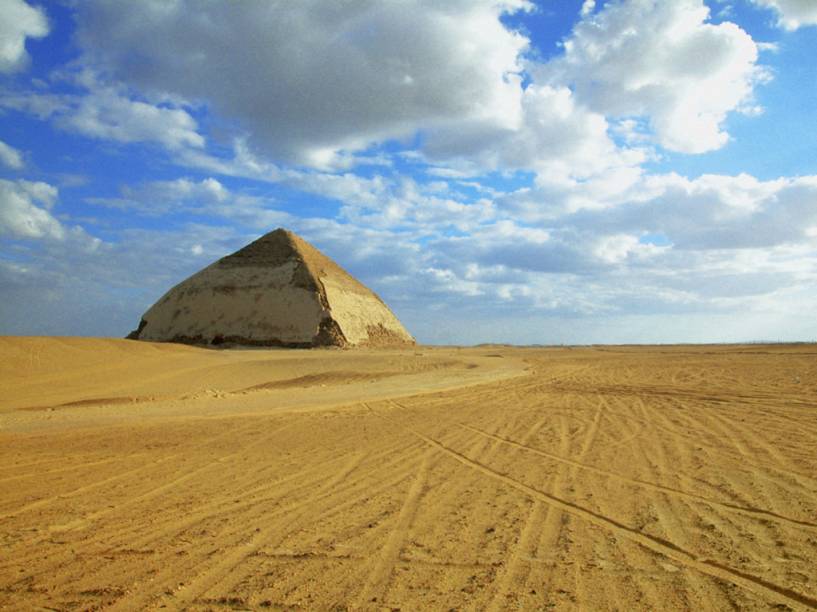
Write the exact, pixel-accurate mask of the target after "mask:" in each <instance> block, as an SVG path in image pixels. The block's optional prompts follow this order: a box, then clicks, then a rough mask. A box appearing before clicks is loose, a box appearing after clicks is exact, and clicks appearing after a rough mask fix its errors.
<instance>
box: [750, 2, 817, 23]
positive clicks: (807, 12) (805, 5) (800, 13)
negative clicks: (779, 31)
mask: <svg viewBox="0 0 817 612" xmlns="http://www.w3.org/2000/svg"><path fill="white" fill-rule="evenodd" d="M752 1H753V2H754V3H755V4H757V5H760V6H764V7H767V8H770V9H773V10H774V11H775V12H776V13H777V16H778V24H779V25H780V26H781V27H783V28H785V29H786V30H796V29H798V28H800V27H803V26H810V25H812V26H813V25H817V2H815V1H814V0H752Z"/></svg>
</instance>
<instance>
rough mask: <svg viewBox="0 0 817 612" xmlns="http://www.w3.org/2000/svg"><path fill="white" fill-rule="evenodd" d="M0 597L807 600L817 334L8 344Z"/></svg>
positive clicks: (782, 605) (815, 524) (0, 479)
mask: <svg viewBox="0 0 817 612" xmlns="http://www.w3.org/2000/svg"><path fill="white" fill-rule="evenodd" d="M0 458H1V459H2V461H1V462H0V544H1V545H0V606H3V607H5V608H6V609H10V610H19V609H58V610H64V609H98V608H106V609H113V610H139V609H145V608H148V609H155V608H161V607H165V608H167V609H181V608H187V609H193V610H198V609H200V610H204V609H308V610H314V609H402V610H419V609H440V610H449V609H462V610H476V609H479V610H481V609H494V610H501V609H557V610H590V609H592V610H657V609H678V610H685V609H686V610H724V609H741V610H768V609H770V608H778V609H794V610H799V609H809V608H814V607H817V562H815V559H817V347H815V346H809V345H793V346H707V347H702V346H701V347H689V346H679V347H596V348H592V347H588V348H576V349H567V348H563V349H560V348H553V349H544V348H542V349H534V348H510V347H498V346H489V347H477V348H468V349H458V348H428V347H413V348H408V349H401V350H396V349H395V350H388V349H387V350H377V351H376V350H358V351H342V350H333V349H320V350H311V351H294V350H275V349H263V350H229V351H228V350H222V351H218V350H206V349H200V348H194V347H188V346H180V345H172V344H153V343H148V342H136V341H124V340H103V339H78V338H12V337H9V338H0Z"/></svg>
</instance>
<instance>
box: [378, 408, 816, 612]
mask: <svg viewBox="0 0 817 612" xmlns="http://www.w3.org/2000/svg"><path fill="white" fill-rule="evenodd" d="M376 414H379V413H376ZM379 416H381V418H384V419H386V420H389V421H392V422H394V423H395V424H396V425H398V426H401V427H403V428H404V429H406V430H407V431H409V432H411V433H412V434H414V435H415V436H417V437H418V438H420V439H421V440H423V441H424V442H426V443H427V444H428V445H430V446H432V447H434V448H436V449H437V450H439V451H440V452H442V453H444V454H446V455H448V456H449V457H451V458H452V459H454V460H455V461H458V462H459V463H461V464H463V465H464V466H466V467H469V468H471V469H473V470H476V471H477V472H480V473H481V474H484V475H485V476H487V477H489V478H492V479H494V480H497V481H499V482H502V483H504V484H506V485H508V486H510V487H512V488H514V489H516V490H518V491H520V492H522V493H524V494H526V495H528V496H529V497H532V498H534V499H539V500H541V501H543V502H544V503H546V504H548V505H549V506H553V507H555V508H558V509H559V510H562V511H564V512H567V513H568V514H571V515H573V516H577V517H579V518H581V519H584V520H585V521H587V522H589V523H591V524H593V525H597V526H599V527H603V528H605V529H607V530H609V531H612V532H614V533H615V534H616V535H618V536H620V537H622V538H624V539H627V540H629V541H631V542H633V543H635V544H638V545H639V546H642V547H643V548H646V549H648V550H650V551H652V552H654V553H657V554H658V555H661V556H663V557H666V558H668V559H672V560H674V561H675V562H677V563H679V564H681V565H683V566H684V567H687V568H689V569H694V570H697V571H699V572H701V573H703V574H706V575H708V576H710V577H712V578H715V579H719V580H725V581H727V582H731V583H732V584H734V585H736V586H739V587H741V588H744V589H746V590H748V591H751V592H753V593H755V594H757V595H760V596H761V597H764V598H766V599H767V600H769V601H773V602H777V603H783V604H786V605H789V606H793V607H795V609H797V608H804V607H805V608H811V609H817V599H815V598H813V597H810V596H808V595H805V594H803V593H799V592H797V591H795V590H793V589H789V588H787V587H785V586H782V585H779V584H775V583H773V582H770V581H768V580H765V579H764V578H761V577H759V576H755V575H753V574H750V573H748V572H744V571H741V570H738V569H735V568H733V567H730V566H728V565H726V564H725V563H722V562H720V561H717V560H714V559H709V558H706V557H699V556H698V555H695V554H694V553H692V552H689V551H687V550H684V549H683V548H681V547H679V546H677V545H675V544H673V543H672V542H669V541H667V540H663V539H661V538H658V537H655V536H651V535H648V534H646V533H642V532H640V531H638V530H636V529H634V528H632V527H629V526H627V525H625V524H624V523H622V522H620V521H618V520H616V519H614V518H612V517H609V516H605V515H604V514H602V513H600V512H596V511H594V510H590V509H588V508H584V507H582V506H579V505H578V504H574V503H573V502H570V501H568V500H565V499H562V498H560V497H557V496H556V495H552V494H550V493H545V492H544V491H540V490H539V489H535V488H533V487H531V486H529V485H526V484H524V483H522V482H519V481H518V480H515V479H513V478H511V477H509V476H505V475H503V474H500V473H499V472H496V471H495V470H493V469H491V468H490V467H488V466H487V465H483V464H482V463H480V462H479V461H475V460H473V459H469V458H468V457H466V456H464V455H461V454H460V453H458V452H457V451H455V450H454V449H452V448H449V447H447V446H445V445H444V444H442V443H441V442H439V441H437V440H435V439H434V438H431V437H429V436H426V435H425V434H423V433H421V432H419V431H417V430H415V429H411V428H406V427H405V426H404V425H401V424H400V423H399V422H397V421H395V420H394V419H392V418H391V417H388V416H386V415H383V414H379Z"/></svg>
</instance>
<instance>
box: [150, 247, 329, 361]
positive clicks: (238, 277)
mask: <svg viewBox="0 0 817 612" xmlns="http://www.w3.org/2000/svg"><path fill="white" fill-rule="evenodd" d="M259 263H260V262H259ZM300 267H302V264H301V263H300V262H299V261H297V260H296V259H290V260H288V261H287V260H284V261H283V262H282V263H280V265H277V266H275V267H269V266H262V265H252V264H249V262H248V265H243V266H230V265H226V266H225V265H224V264H223V260H219V261H218V262H216V263H214V264H212V265H210V266H208V267H207V268H205V269H203V270H201V271H200V272H198V273H196V274H194V275H193V276H191V277H190V278H188V279H187V280H185V281H183V282H181V283H179V284H178V285H176V286H175V287H174V288H173V289H171V290H170V291H168V292H167V293H166V294H165V295H164V296H163V297H162V298H161V299H160V300H159V301H158V302H157V303H156V304H154V305H153V306H152V307H151V308H150V309H149V310H148V311H147V312H146V313H145V315H144V316H143V321H144V322H145V323H144V324H143V327H142V329H141V331H140V332H139V334H138V337H139V339H141V340H157V341H171V342H188V343H195V344H210V343H214V342H215V343H218V342H230V343H236V344H249V345H252V344H255V345H267V346H313V345H314V344H316V343H319V344H329V343H336V344H343V343H344V342H343V339H342V337H340V338H338V337H334V338H333V337H327V333H326V330H325V329H324V328H325V326H326V319H327V317H328V313H327V311H326V308H325V306H324V304H323V303H322V300H321V299H320V296H319V295H318V291H317V290H316V289H317V288H315V289H312V288H309V287H304V286H303V283H300V285H301V286H299V284H295V283H293V277H296V276H298V275H299V268H300ZM335 336H337V334H335Z"/></svg>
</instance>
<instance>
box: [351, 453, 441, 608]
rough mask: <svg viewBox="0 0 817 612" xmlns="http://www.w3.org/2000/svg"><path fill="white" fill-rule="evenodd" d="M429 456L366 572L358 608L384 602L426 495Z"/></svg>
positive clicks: (427, 454) (424, 458)
mask: <svg viewBox="0 0 817 612" xmlns="http://www.w3.org/2000/svg"><path fill="white" fill-rule="evenodd" d="M432 455H433V453H432V452H430V450H429V452H426V453H425V454H424V455H423V458H422V460H421V462H420V467H419V468H418V469H417V474H416V476H415V477H414V480H413V481H412V483H411V486H410V487H409V490H408V493H407V494H406V497H405V499H404V500H403V505H402V506H401V507H400V512H399V513H398V515H397V522H396V524H395V526H394V529H392V531H391V533H390V534H389V536H388V538H387V539H386V543H385V544H384V545H383V548H382V549H381V551H380V555H379V556H378V558H377V560H376V562H375V564H374V566H373V567H372V569H371V571H370V572H369V578H368V580H366V584H364V585H363V589H362V590H361V592H360V595H359V596H358V602H359V603H358V605H359V606H360V607H366V606H369V605H372V604H374V603H381V602H382V600H383V595H384V594H385V593H386V591H387V589H388V586H389V582H390V580H391V575H392V573H393V572H394V568H395V567H396V565H397V564H398V562H399V561H400V551H401V550H402V549H403V544H404V542H405V540H406V535H407V534H408V531H409V529H410V528H411V524H412V522H414V517H415V516H416V514H417V509H418V507H419V506H420V500H421V499H422V497H423V494H424V493H425V490H426V483H427V481H428V471H429V468H430V464H431V460H432Z"/></svg>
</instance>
